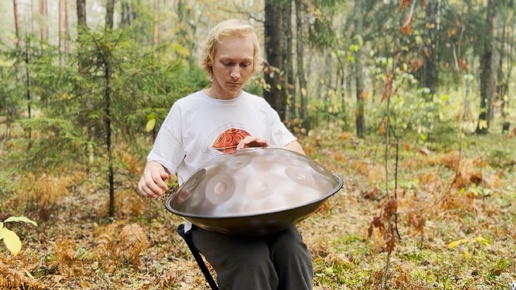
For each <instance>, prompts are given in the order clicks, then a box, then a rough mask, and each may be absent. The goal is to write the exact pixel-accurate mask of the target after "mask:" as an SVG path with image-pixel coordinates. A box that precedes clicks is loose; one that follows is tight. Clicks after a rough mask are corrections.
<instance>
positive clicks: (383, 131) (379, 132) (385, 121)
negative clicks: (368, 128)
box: [378, 117, 387, 134]
mask: <svg viewBox="0 0 516 290" xmlns="http://www.w3.org/2000/svg"><path fill="white" fill-rule="evenodd" d="M386 125H387V117H385V118H383V121H382V123H381V124H380V127H379V128H378V134H383V133H385V126H386Z"/></svg>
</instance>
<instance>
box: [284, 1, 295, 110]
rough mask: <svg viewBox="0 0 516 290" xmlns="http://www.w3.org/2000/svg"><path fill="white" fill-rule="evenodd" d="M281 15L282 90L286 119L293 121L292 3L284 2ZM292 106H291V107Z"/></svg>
mask: <svg viewBox="0 0 516 290" xmlns="http://www.w3.org/2000/svg"><path fill="white" fill-rule="evenodd" d="M281 15H282V17H283V21H282V23H281V24H282V27H281V31H283V34H282V35H283V43H284V45H283V46H282V56H281V58H282V59H283V71H284V73H283V77H284V79H283V83H284V87H285V89H284V90H282V93H283V96H282V98H284V100H285V107H286V108H288V111H287V112H286V116H285V117H286V119H289V120H292V119H294V117H295V106H294V105H295V103H296V102H295V95H294V93H293V91H294V68H293V61H292V1H291V0H287V1H283V5H282V7H281ZM289 105H290V106H289Z"/></svg>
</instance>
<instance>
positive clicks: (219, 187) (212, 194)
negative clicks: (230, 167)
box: [206, 173, 235, 204]
mask: <svg viewBox="0 0 516 290" xmlns="http://www.w3.org/2000/svg"><path fill="white" fill-rule="evenodd" d="M234 194H235V182H234V181H233V178H232V177H231V176H230V175H228V174H225V173H219V174H217V175H215V176H213V177H212V178H211V179H210V180H208V182H207V183H206V198H207V199H208V200H209V201H210V202H212V203H214V204H221V203H223V202H225V201H227V200H229V199H230V198H231V197H232V196H233V195H234Z"/></svg>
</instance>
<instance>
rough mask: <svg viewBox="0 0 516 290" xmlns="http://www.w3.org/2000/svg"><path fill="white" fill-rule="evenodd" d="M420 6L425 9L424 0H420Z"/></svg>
mask: <svg viewBox="0 0 516 290" xmlns="http://www.w3.org/2000/svg"><path fill="white" fill-rule="evenodd" d="M421 8H423V9H426V0H421Z"/></svg>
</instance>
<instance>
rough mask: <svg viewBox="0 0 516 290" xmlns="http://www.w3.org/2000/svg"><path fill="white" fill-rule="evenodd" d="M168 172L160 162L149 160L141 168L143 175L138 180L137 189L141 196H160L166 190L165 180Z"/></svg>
mask: <svg viewBox="0 0 516 290" xmlns="http://www.w3.org/2000/svg"><path fill="white" fill-rule="evenodd" d="M167 179H168V173H167V171H166V170H165V168H164V167H163V165H161V164H160V163H158V162H156V161H151V162H149V163H147V165H146V166H145V169H144V170H143V176H142V178H140V181H139V182H138V190H139V192H140V195H141V196H144V197H148V198H157V197H160V196H161V195H162V194H163V193H164V192H165V191H167V190H168V186H167V183H166V180H167Z"/></svg>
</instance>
